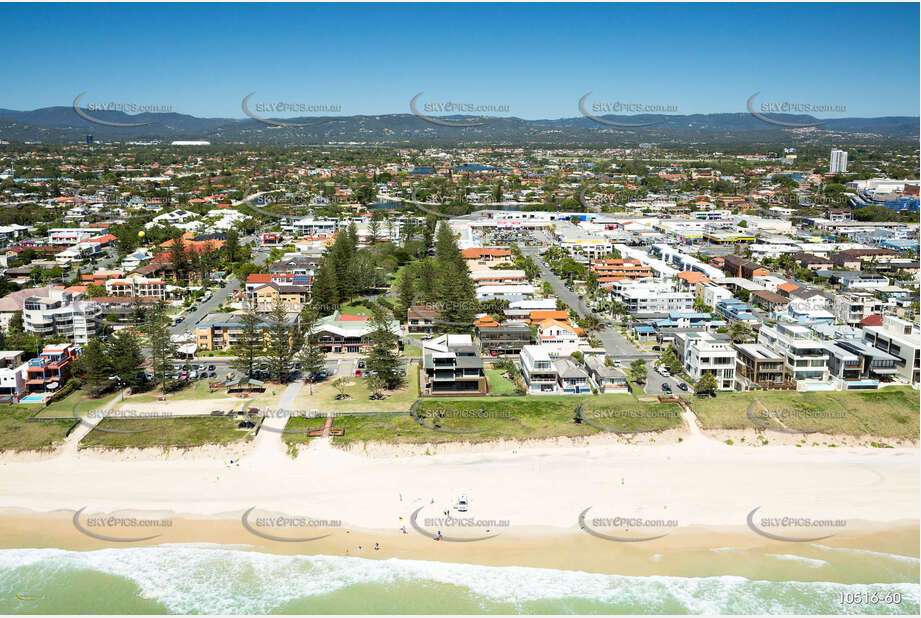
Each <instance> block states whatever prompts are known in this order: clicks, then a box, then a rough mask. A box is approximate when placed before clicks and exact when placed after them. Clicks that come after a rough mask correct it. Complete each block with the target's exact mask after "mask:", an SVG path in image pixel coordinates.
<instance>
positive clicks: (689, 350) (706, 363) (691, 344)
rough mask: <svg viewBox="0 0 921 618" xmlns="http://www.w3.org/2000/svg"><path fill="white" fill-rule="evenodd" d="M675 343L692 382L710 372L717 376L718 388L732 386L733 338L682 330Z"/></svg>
mask: <svg viewBox="0 0 921 618" xmlns="http://www.w3.org/2000/svg"><path fill="white" fill-rule="evenodd" d="M673 345H674V348H675V352H676V354H677V356H678V359H679V360H680V361H681V364H682V365H683V366H684V370H685V371H686V372H687V374H688V376H690V378H691V381H692V382H697V381H698V380H700V378H701V377H703V375H704V374H707V373H709V374H711V375H712V376H713V377H714V378H715V379H716V388H717V390H721V391H731V390H733V388H734V383H735V373H736V350H735V348H733V347H732V341H730V340H729V339H728V338H722V337H717V336H715V335H713V334H711V333H708V332H679V333H675V340H674V344H673Z"/></svg>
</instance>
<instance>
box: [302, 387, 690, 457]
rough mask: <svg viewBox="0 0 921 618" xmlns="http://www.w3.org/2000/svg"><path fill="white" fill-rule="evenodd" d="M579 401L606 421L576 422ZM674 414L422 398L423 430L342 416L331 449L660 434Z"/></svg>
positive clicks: (605, 401)
mask: <svg viewBox="0 0 921 618" xmlns="http://www.w3.org/2000/svg"><path fill="white" fill-rule="evenodd" d="M583 401H589V402H590V406H591V407H590V408H589V410H590V413H594V412H595V411H599V410H600V411H602V414H610V416H604V417H601V416H600V415H598V414H594V415H593V416H592V417H591V419H592V420H593V421H595V426H593V425H592V424H589V423H576V422H575V420H574V419H575V411H576V408H577V407H578V406H579V405H580V404H581V403H582V402H583ZM677 409H678V408H677V406H675V405H671V404H660V403H658V402H655V403H647V402H640V401H637V400H636V399H635V398H633V397H632V396H631V395H599V396H596V397H593V396H547V397H467V398H456V399H455V398H445V399H425V400H424V401H423V402H422V403H421V404H420V406H419V410H418V415H419V417H420V419H421V420H422V421H423V423H424V424H425V426H423V425H420V424H419V423H418V422H417V421H416V420H415V419H414V418H412V417H411V416H409V415H388V414H369V415H360V416H359V415H348V414H346V415H343V416H337V417H336V419H335V420H334V421H333V427H342V428H344V429H345V435H344V436H342V437H334V438H333V444H340V445H343V444H350V443H355V442H361V441H370V440H382V441H386V442H393V443H408V444H422V443H442V442H457V441H469V442H485V441H490V440H500V439H508V440H528V439H540V438H554V437H578V436H587V435H592V434H597V433H601V432H602V431H604V428H610V429H616V430H630V429H642V430H662V429H668V428H670V427H676V426H679V425H680V424H681V419H680V416H679V415H678V414H676V413H674V412H677ZM612 412H621V413H622V414H620V415H617V414H611V413H612ZM584 416H588V414H586V415H584ZM322 425H323V420H322V419H310V420H307V419H291V420H290V421H289V422H288V426H287V428H288V429H293V430H298V431H301V430H304V429H315V428H319V427H322ZM307 439H308V438H305V437H304V436H303V435H298V434H286V436H285V440H286V441H287V442H288V444H295V443H298V442H304V441H306V440H307Z"/></svg>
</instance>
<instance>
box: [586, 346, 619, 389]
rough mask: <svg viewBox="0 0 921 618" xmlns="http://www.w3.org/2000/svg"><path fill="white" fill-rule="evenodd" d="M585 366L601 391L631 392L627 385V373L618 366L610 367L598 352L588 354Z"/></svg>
mask: <svg viewBox="0 0 921 618" xmlns="http://www.w3.org/2000/svg"><path fill="white" fill-rule="evenodd" d="M585 366H586V368H587V369H588V373H589V375H590V376H591V378H592V381H593V382H594V383H595V386H597V387H598V391H599V392H600V393H602V394H605V393H628V392H630V388H629V387H628V386H627V374H626V373H625V372H624V371H623V369H620V368H618V367H609V366H608V365H607V364H605V362H604V357H602V356H600V355H596V354H593V355H590V356H586V357H585Z"/></svg>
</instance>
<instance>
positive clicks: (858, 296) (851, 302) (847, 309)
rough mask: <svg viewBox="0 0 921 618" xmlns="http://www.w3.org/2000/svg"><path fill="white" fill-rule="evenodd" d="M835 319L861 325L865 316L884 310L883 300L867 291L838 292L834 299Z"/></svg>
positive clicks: (855, 325)
mask: <svg viewBox="0 0 921 618" xmlns="http://www.w3.org/2000/svg"><path fill="white" fill-rule="evenodd" d="M833 311H834V314H835V320H836V321H838V322H840V323H842V324H847V325H848V326H854V327H857V326H860V324H861V322H862V321H863V320H864V318H868V317H870V316H871V315H874V314H879V313H881V312H882V311H883V301H881V300H880V299H878V298H876V296H874V295H873V294H870V293H867V292H854V293H850V294H838V295H836V296H835V299H834V308H833Z"/></svg>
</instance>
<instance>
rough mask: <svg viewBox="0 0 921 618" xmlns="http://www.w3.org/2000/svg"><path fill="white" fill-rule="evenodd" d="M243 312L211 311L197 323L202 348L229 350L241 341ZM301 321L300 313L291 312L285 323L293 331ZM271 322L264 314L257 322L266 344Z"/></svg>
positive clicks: (196, 330) (198, 339) (196, 331)
mask: <svg viewBox="0 0 921 618" xmlns="http://www.w3.org/2000/svg"><path fill="white" fill-rule="evenodd" d="M243 317H244V316H243V314H241V313H209V314H208V315H206V316H205V317H204V318H202V320H201V321H200V322H199V323H198V324H196V325H195V342H196V343H197V344H198V349H200V350H229V349H231V348H233V347H234V346H235V345H237V344H238V343H239V342H240V337H241V335H242V334H243V330H244V328H245V327H244V324H243ZM299 323H300V314H299V313H296V312H290V313H288V314H287V315H286V316H285V325H286V326H287V327H288V329H289V331H291V333H292V336H293V333H294V329H295V328H297V326H298V324H299ZM270 326H271V325H270V324H269V322H268V321H267V320H266V319H265V317H264V316H263V317H262V319H261V321H260V322H259V323H258V324H256V328H257V329H258V330H259V331H260V332H261V333H262V337H263V340H264V341H265V343H266V345H268V343H269V328H270Z"/></svg>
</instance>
